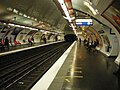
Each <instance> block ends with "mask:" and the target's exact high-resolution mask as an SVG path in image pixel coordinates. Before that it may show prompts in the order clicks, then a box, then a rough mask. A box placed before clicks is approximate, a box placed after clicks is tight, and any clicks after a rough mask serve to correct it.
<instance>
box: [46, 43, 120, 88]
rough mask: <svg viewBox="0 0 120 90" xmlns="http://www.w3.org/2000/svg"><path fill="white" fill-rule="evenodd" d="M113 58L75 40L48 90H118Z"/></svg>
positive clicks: (118, 81) (119, 83)
mask: <svg viewBox="0 0 120 90" xmlns="http://www.w3.org/2000/svg"><path fill="white" fill-rule="evenodd" d="M114 60H115V57H111V58H110V57H106V56H105V55H103V54H102V53H100V52H99V51H95V52H89V51H88V50H87V49H86V48H85V47H84V45H83V43H80V42H77V43H76V44H75V46H74V48H73V49H72V50H71V52H70V54H69V55H68V57H67V59H66V61H65V62H64V64H63V66H62V68H61V69H60V71H59V72H58V74H57V76H56V78H55V79H54V80H53V82H52V84H51V85H50V87H49V89H48V90H120V86H119V85H120V79H119V78H118V77H116V76H115V75H113V72H114V71H115V69H116V65H115V63H114Z"/></svg>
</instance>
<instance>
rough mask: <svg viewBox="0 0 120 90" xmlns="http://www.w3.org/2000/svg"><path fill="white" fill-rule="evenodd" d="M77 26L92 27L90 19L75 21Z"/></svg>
mask: <svg viewBox="0 0 120 90" xmlns="http://www.w3.org/2000/svg"><path fill="white" fill-rule="evenodd" d="M75 22H76V25H77V26H92V25H93V22H92V19H76V21H75Z"/></svg>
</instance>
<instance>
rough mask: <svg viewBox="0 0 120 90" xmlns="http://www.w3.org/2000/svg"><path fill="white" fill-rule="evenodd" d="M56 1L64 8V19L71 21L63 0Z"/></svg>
mask: <svg viewBox="0 0 120 90" xmlns="http://www.w3.org/2000/svg"><path fill="white" fill-rule="evenodd" d="M58 2H59V3H60V5H61V7H62V9H63V10H64V13H65V15H66V16H67V17H66V19H68V21H69V22H71V18H70V15H69V12H68V10H67V7H66V5H65V3H64V0H58Z"/></svg>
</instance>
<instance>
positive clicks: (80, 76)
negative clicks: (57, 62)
mask: <svg viewBox="0 0 120 90" xmlns="http://www.w3.org/2000/svg"><path fill="white" fill-rule="evenodd" d="M66 78H83V76H66Z"/></svg>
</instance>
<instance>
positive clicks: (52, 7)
mask: <svg viewBox="0 0 120 90" xmlns="http://www.w3.org/2000/svg"><path fill="white" fill-rule="evenodd" d="M84 1H87V0H71V2H72V6H73V9H74V10H75V11H74V14H75V15H76V12H78V13H79V16H78V17H83V18H84V17H89V18H91V16H92V17H93V18H95V21H94V22H98V23H97V24H100V23H101V22H99V21H98V20H97V19H96V17H97V16H94V15H93V14H92V12H91V11H90V9H89V8H88V7H87V6H85V5H84V4H83V2H84ZM88 1H91V2H92V3H93V4H94V6H95V7H96V8H97V9H98V11H99V15H101V14H104V13H106V14H107V12H105V11H106V10H107V9H108V7H110V6H111V5H112V3H114V4H113V6H114V7H115V8H116V9H117V10H118V11H119V10H120V8H119V5H118V3H120V1H119V0H88ZM116 2H117V3H116ZM80 12H82V13H80ZM84 13H86V14H84ZM106 14H105V15H106ZM63 15H64V12H63V10H62V8H61V7H60V5H59V3H58V0H29V1H28V0H0V21H6V22H7V21H8V22H12V23H17V24H22V25H27V26H31V27H36V28H41V29H45V30H54V31H60V32H64V29H70V28H68V25H69V24H68V22H67V20H65V19H64V18H63ZM87 15H88V16H87ZM78 17H76V18H78Z"/></svg>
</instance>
